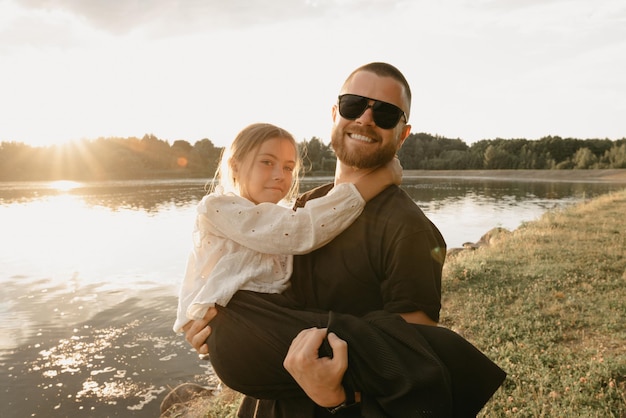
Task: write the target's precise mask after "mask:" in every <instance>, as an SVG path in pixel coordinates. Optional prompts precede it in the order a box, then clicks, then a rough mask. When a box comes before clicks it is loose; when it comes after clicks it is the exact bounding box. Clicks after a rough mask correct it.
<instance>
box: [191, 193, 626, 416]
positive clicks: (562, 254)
mask: <svg viewBox="0 0 626 418" xmlns="http://www.w3.org/2000/svg"><path fill="white" fill-rule="evenodd" d="M443 286H444V290H443V293H444V297H443V307H444V308H443V310H442V323H441V324H442V325H443V326H446V327H449V328H451V329H454V330H455V331H457V332H459V333H460V334H462V335H463V336H465V337H466V338H467V339H468V340H469V341H471V342H472V343H473V344H474V345H476V347H478V348H479V349H481V350H482V351H483V352H484V353H485V354H486V355H488V356H489V357H490V358H491V359H492V360H494V361H495V362H496V363H497V364H499V365H500V366H501V367H502V368H503V369H505V370H506V372H507V373H508V377H507V379H506V381H505V383H504V384H503V385H502V387H501V388H500V389H499V390H498V391H497V392H496V394H495V395H494V397H493V398H492V399H491V400H490V401H489V403H488V404H487V405H486V406H485V408H483V410H482V411H481V412H480V415H479V417H507V416H515V417H574V416H575V417H617V418H623V417H626V319H625V318H626V190H623V191H621V192H617V193H612V194H608V195H604V196H601V197H599V198H596V199H593V200H591V201H588V202H585V203H581V204H579V205H576V206H572V207H569V208H566V209H563V210H559V211H551V212H548V213H546V214H544V216H543V217H541V218H540V219H538V220H536V221H533V222H528V223H525V224H524V225H522V226H521V227H520V228H518V229H517V230H515V231H513V232H508V233H507V232H502V233H499V234H495V235H494V236H493V237H492V239H491V241H490V243H489V245H488V246H484V247H480V248H479V249H477V250H475V251H469V250H468V251H463V252H461V253H459V254H456V255H455V256H452V257H449V259H448V260H447V261H446V264H445V266H444V283H443ZM224 396H226V397H227V399H229V402H232V403H230V406H231V407H236V405H237V404H238V402H239V400H240V398H239V397H238V396H234V397H233V396H232V393H228V392H226V393H225V395H224ZM227 404H228V403H227ZM216 405H219V407H220V408H222V409H221V411H222V412H220V410H218V409H213V408H209V410H208V411H207V409H204V411H207V412H204V413H203V415H201V416H204V417H231V416H234V412H233V411H234V409H235V408H232V409H229V410H225V409H223V408H224V403H223V402H219V400H218V402H217V403H216ZM226 411H227V412H226ZM220 414H222V415H220Z"/></svg>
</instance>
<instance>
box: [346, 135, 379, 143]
mask: <svg viewBox="0 0 626 418" xmlns="http://www.w3.org/2000/svg"><path fill="white" fill-rule="evenodd" d="M350 138H352V139H356V140H358V141H363V142H374V140H373V139H372V138H370V137H367V136H365V135H359V134H350Z"/></svg>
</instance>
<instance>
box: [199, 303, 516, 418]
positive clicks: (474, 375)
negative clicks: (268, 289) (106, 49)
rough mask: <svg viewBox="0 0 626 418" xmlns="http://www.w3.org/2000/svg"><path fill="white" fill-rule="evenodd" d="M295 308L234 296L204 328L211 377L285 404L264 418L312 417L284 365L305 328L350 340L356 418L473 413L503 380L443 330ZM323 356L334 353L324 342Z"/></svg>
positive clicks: (348, 378) (347, 379)
mask: <svg viewBox="0 0 626 418" xmlns="http://www.w3.org/2000/svg"><path fill="white" fill-rule="evenodd" d="M296 308H297V307H296V306H295V305H294V304H293V303H292V302H291V301H289V300H288V299H287V298H285V297H284V296H282V295H269V294H260V293H254V292H249V291H239V292H237V293H236V294H235V296H234V297H233V299H232V300H231V301H230V302H229V304H228V306H227V307H221V306H220V307H218V314H217V316H216V317H215V318H214V319H213V320H212V321H211V323H210V325H211V328H212V331H211V336H210V337H209V339H208V340H207V344H208V345H209V352H210V353H211V354H210V359H211V364H212V366H213V368H214V370H215V372H216V374H217V375H218V377H219V378H220V379H221V380H222V381H223V382H224V384H225V385H227V386H228V387H230V388H232V389H234V390H236V391H238V392H241V393H243V394H246V395H248V396H250V397H253V398H257V399H262V400H263V399H264V400H272V401H275V400H278V401H279V402H280V401H281V400H282V404H283V405H284V406H283V407H281V408H277V406H276V405H273V406H271V409H272V410H273V412H272V413H271V414H269V413H268V414H267V415H266V416H268V417H269V416H272V417H277V416H285V417H290V418H291V417H295V416H311V417H313V416H315V415H314V413H313V412H311V415H309V413H307V412H305V411H304V410H303V409H302V406H303V403H302V402H300V401H299V400H301V399H304V398H306V396H305V395H304V392H303V391H302V390H301V389H300V387H299V386H298V385H297V383H296V382H295V381H294V380H293V378H292V377H291V375H290V374H289V373H288V372H287V371H286V370H285V369H284V367H283V360H284V358H285V355H286V354H287V351H288V349H289V345H290V344H291V341H292V340H293V338H295V336H296V335H297V334H298V333H299V332H300V331H301V330H303V329H306V328H311V327H318V328H328V332H334V333H335V334H337V336H339V337H340V338H341V339H343V340H345V341H346V342H347V343H348V371H347V372H346V374H345V375H344V379H343V384H344V386H345V387H346V388H349V389H348V390H355V391H359V392H361V393H362V400H361V404H360V411H359V415H357V416H363V417H422V416H426V417H468V416H475V415H476V414H477V413H478V411H480V409H482V407H483V406H484V405H485V403H486V402H487V401H488V400H489V399H490V398H491V396H492V395H493V393H494V392H495V391H496V390H497V389H498V387H499V386H500V385H501V384H502V382H503V381H504V379H505V376H506V374H505V373H504V371H502V369H500V368H499V367H498V366H497V365H496V364H495V363H493V362H492V361H491V360H489V359H488V358H487V357H486V356H485V355H484V354H482V353H481V352H480V351H479V350H478V349H476V348H475V347H474V346H473V345H472V344H470V343H469V342H468V341H467V340H465V339H464V338H462V337H461V336H459V335H458V334H456V333H454V332H453V331H451V330H449V329H447V328H443V327H437V326H427V325H415V324H408V323H407V322H405V321H404V320H403V319H402V318H401V317H400V316H399V315H397V314H390V313H388V312H385V311H375V312H372V313H369V314H367V315H365V316H363V317H360V318H359V317H355V316H352V315H346V314H341V313H336V312H330V313H329V312H314V311H303V310H298V309H296ZM322 356H332V350H330V346H329V345H328V344H327V342H325V344H323V345H322V347H320V357H322ZM272 401H269V402H265V404H266V405H269V404H272ZM304 404H307V403H306V402H305V403H304ZM285 408H286V410H285ZM276 409H280V410H282V412H281V413H277V412H276ZM290 409H291V411H290ZM256 416H257V417H262V416H265V415H263V413H262V411H257V414H256Z"/></svg>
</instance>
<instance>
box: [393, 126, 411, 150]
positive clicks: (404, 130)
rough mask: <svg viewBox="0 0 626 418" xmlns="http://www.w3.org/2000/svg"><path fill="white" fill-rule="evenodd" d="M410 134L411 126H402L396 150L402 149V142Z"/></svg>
mask: <svg viewBox="0 0 626 418" xmlns="http://www.w3.org/2000/svg"><path fill="white" fill-rule="evenodd" d="M410 134H411V125H404V128H402V133H400V138H399V139H398V147H397V148H396V150H399V149H400V148H401V147H402V144H404V140H405V139H407V138H408V137H409V135H410Z"/></svg>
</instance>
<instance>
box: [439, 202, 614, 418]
mask: <svg viewBox="0 0 626 418" xmlns="http://www.w3.org/2000/svg"><path fill="white" fill-rule="evenodd" d="M625 215H626V190H624V191H622V192H618V193H612V194H608V195H605V196H601V197H599V198H597V199H594V200H591V201H588V202H585V203H582V204H579V205H577V206H574V207H570V208H567V209H564V210H561V211H552V212H548V213H546V214H544V216H543V217H541V218H540V219H539V220H537V221H534V222H529V223H526V224H524V225H522V227H520V228H518V229H517V230H515V231H513V232H512V233H508V234H506V233H503V234H497V235H495V237H494V238H493V239H492V241H491V243H490V245H489V246H487V247H482V248H479V249H478V250H476V251H473V252H462V253H460V254H458V255H457V256H455V257H452V258H451V259H449V260H448V261H447V262H446V265H445V267H444V280H445V281H444V299H443V306H444V310H443V311H442V318H443V320H442V325H444V326H447V327H449V328H452V329H454V330H455V331H457V332H459V333H461V334H462V335H464V336H465V337H466V338H467V339H468V340H469V341H471V342H472V343H474V344H475V345H476V346H477V347H478V348H480V349H481V350H482V351H483V352H485V354H487V355H488V356H489V357H490V358H491V359H493V360H494V361H495V362H496V363H498V364H499V365H500V366H501V367H502V368H504V369H505V370H506V371H507V372H508V377H507V380H506V381H505V383H504V385H503V386H502V387H501V388H500V389H499V390H498V392H497V393H496V394H495V395H494V397H493V398H492V399H491V401H490V402H489V403H488V404H487V405H486V406H485V408H484V409H483V411H481V415H480V416H484V417H497V416H513V415H514V416H519V417H544V416H549V417H571V416H577V417H582V416H584V417H626V390H625V389H626V320H625V319H624V318H626V216H625Z"/></svg>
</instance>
